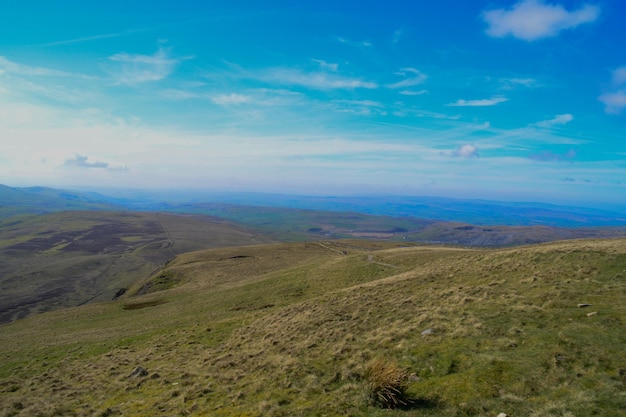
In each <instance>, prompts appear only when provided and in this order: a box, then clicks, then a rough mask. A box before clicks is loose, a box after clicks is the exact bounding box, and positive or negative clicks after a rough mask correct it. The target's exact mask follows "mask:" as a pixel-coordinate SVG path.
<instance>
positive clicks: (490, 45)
mask: <svg viewBox="0 0 626 417" xmlns="http://www.w3.org/2000/svg"><path fill="white" fill-rule="evenodd" d="M92 3H93V4H92ZM225 3H226V2H213V1H207V2H199V1H177V2H173V1H171V2H170V1H150V2H147V1H128V0H127V1H123V2H122V1H117V0H111V1H107V2H85V1H55V2H50V1H28V0H22V1H14V0H4V1H2V3H0V19H1V21H0V183H4V184H7V185H12V186H29V185H47V186H55V187H120V186H123V187H130V188H151V189H156V188H177V187H178V188H185V189H199V190H204V189H206V190H228V191H268V192H283V193H297V194H324V195H350V194H361V195H363V194H410V195H425V196H428V195H433V196H448V197H461V198H483V199H498V200H515V201H541V202H551V203H566V204H578V205H588V206H607V207H608V206H616V205H621V206H626V47H624V45H626V28H625V27H624V23H623V22H624V21H625V19H626V6H624V4H623V3H622V2H621V1H619V0H590V1H589V2H585V1H565V0H549V1H548V0H546V1H542V0H523V1H518V2H516V1H508V0H491V1H451V0H442V1H438V2H426V1H358V2H357V1H336V0H335V1H316V2H307V3H308V4H299V3H303V2H289V1H230V2H228V5H227V6H225V5H223V4H225Z"/></svg>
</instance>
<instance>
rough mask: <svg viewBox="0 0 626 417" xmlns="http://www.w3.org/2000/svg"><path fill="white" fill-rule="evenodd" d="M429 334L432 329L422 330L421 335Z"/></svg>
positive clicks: (431, 332)
mask: <svg viewBox="0 0 626 417" xmlns="http://www.w3.org/2000/svg"><path fill="white" fill-rule="evenodd" d="M429 334H433V329H426V330H424V331H423V332H422V336H428V335H429Z"/></svg>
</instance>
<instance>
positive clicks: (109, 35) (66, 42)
mask: <svg viewBox="0 0 626 417" xmlns="http://www.w3.org/2000/svg"><path fill="white" fill-rule="evenodd" d="M145 30H147V29H131V30H126V31H123V32H118V33H105V34H101V35H92V36H83V37H80V38H73V39H65V40H62V41H54V42H48V43H42V44H39V45H37V46H60V45H71V44H75V43H83V42H91V41H98V40H101V39H110V38H119V37H121V36H126V35H130V34H132V33H137V32H143V31H145Z"/></svg>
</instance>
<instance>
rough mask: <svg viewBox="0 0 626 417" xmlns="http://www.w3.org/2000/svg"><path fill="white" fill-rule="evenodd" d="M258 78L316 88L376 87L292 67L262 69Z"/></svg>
mask: <svg viewBox="0 0 626 417" xmlns="http://www.w3.org/2000/svg"><path fill="white" fill-rule="evenodd" d="M260 78H261V79H262V80H263V81H266V82H269V83H272V84H281V85H297V86H301V87H305V88H311V89H316V90H333V89H347V90H351V89H356V88H366V89H374V88H378V84H377V83H375V82H371V81H364V80H362V79H359V78H349V77H344V76H341V75H338V74H329V73H327V72H305V71H302V70H299V69H293V68H273V69H270V70H267V71H264V72H263V73H262V74H261V75H260Z"/></svg>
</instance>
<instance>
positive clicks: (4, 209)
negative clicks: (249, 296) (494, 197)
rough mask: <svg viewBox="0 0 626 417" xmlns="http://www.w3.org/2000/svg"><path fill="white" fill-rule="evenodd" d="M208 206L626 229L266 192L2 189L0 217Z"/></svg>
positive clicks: (421, 202) (469, 209) (463, 205)
mask: <svg viewBox="0 0 626 417" xmlns="http://www.w3.org/2000/svg"><path fill="white" fill-rule="evenodd" d="M206 203H226V204H235V205H240V206H257V207H273V208H291V209H305V210H318V211H332V212H355V213H363V214H372V215H379V216H391V217H412V218H420V219H430V220H437V221H452V222H463V223H468V224H473V225H492V226H553V227H606V226H626V212H622V211H617V210H602V209H595V208H585V207H572V206H558V205H551V204H544V203H520V202H497V201H487V200H461V199H452V198H441V197H419V196H361V197H359V196H350V197H333V196H328V197H320V196H295V195H284V194H265V193H215V192H199V191H184V190H181V191H172V190H169V191H130V190H115V191H109V192H103V193H95V192H87V191H76V190H61V189H54V188H46V187H30V188H13V187H8V186H6V185H0V218H2V217H7V216H11V215H14V214H25V213H32V214H36V213H49V212H54V211H63V210H132V211H171V212H178V211H183V212H185V211H190V210H191V211H197V210H194V208H195V209H198V208H199V207H201V206H202V205H204V206H206Z"/></svg>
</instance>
